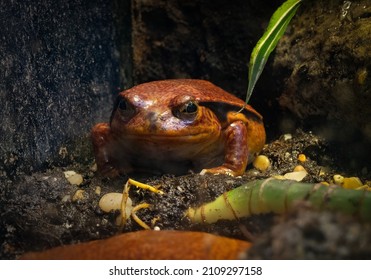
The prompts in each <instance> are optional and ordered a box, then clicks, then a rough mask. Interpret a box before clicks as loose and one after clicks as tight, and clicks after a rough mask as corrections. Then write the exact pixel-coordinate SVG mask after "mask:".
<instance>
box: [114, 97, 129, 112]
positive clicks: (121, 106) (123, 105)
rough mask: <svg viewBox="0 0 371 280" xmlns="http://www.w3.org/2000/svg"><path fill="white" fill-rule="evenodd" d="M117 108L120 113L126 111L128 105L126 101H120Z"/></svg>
mask: <svg viewBox="0 0 371 280" xmlns="http://www.w3.org/2000/svg"><path fill="white" fill-rule="evenodd" d="M117 107H118V108H119V109H120V110H121V111H126V110H127V109H128V108H129V105H128V102H127V101H126V99H121V100H120V101H119V103H118V104H117Z"/></svg>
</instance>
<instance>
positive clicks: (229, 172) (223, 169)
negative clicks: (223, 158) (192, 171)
mask: <svg viewBox="0 0 371 280" xmlns="http://www.w3.org/2000/svg"><path fill="white" fill-rule="evenodd" d="M207 173H209V174H214V175H218V174H225V175H229V176H232V177H236V176H239V175H241V172H236V171H234V170H232V169H230V168H228V167H225V166H218V167H213V168H207V169H202V170H201V172H200V174H201V175H205V174H207Z"/></svg>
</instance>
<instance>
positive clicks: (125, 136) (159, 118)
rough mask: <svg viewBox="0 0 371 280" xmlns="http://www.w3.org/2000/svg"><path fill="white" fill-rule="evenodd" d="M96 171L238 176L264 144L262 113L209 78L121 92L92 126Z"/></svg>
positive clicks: (172, 81)
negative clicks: (108, 113) (106, 114)
mask: <svg viewBox="0 0 371 280" xmlns="http://www.w3.org/2000/svg"><path fill="white" fill-rule="evenodd" d="M92 140H93V147H94V153H95V158H96V163H97V166H98V170H99V171H100V172H101V173H102V174H103V175H105V176H110V177H112V176H117V175H119V174H123V173H129V172H133V171H135V172H151V173H171V174H176V175H179V174H185V173H187V172H189V171H195V172H200V171H201V174H204V173H213V174H228V175H231V176H239V175H242V174H243V173H244V171H245V169H246V166H247V164H248V163H250V162H251V161H252V160H253V158H254V157H255V156H256V155H257V154H258V153H259V152H260V151H261V149H262V148H263V146H264V143H265V130H264V126H263V120H262V116H261V115H260V114H259V113H258V112H256V111H255V110H254V109H253V108H252V107H251V106H249V105H246V104H245V103H244V102H243V101H242V100H240V99H239V98H237V97H235V96H233V95H231V94H229V93H228V92H226V91H224V90H222V89H221V88H219V87H217V86H215V85H213V84H212V83H210V82H207V81H203V80H191V79H179V80H163V81H155V82H149V83H144V84H141V85H138V86H135V87H133V88H131V89H128V90H125V91H123V92H121V93H120V94H119V95H118V97H117V100H116V102H115V105H114V108H113V112H112V115H111V119H110V122H109V123H98V124H97V125H95V126H94V127H93V129H92Z"/></svg>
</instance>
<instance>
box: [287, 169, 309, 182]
mask: <svg viewBox="0 0 371 280" xmlns="http://www.w3.org/2000/svg"><path fill="white" fill-rule="evenodd" d="M307 174H308V172H307V171H305V170H304V171H296V172H289V173H286V174H285V175H283V177H285V178H286V179H288V180H295V181H298V182H300V181H302V180H303V179H304V178H305V176H307Z"/></svg>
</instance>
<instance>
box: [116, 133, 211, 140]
mask: <svg viewBox="0 0 371 280" xmlns="http://www.w3.org/2000/svg"><path fill="white" fill-rule="evenodd" d="M214 137H215V136H214ZM123 138H124V139H127V140H132V141H143V142H176V141H178V142H203V141H210V138H213V135H212V134H211V133H207V132H197V133H192V134H190V133H188V134H176V133H168V134H159V133H126V134H125V136H124V137H123Z"/></svg>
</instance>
